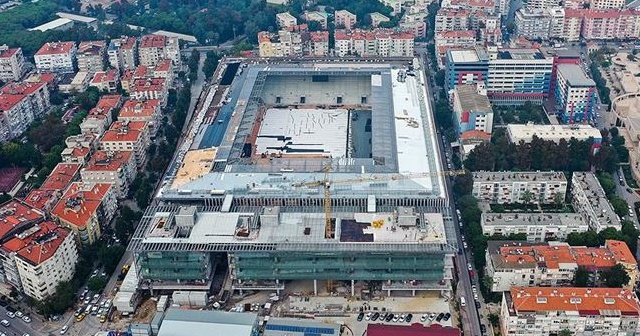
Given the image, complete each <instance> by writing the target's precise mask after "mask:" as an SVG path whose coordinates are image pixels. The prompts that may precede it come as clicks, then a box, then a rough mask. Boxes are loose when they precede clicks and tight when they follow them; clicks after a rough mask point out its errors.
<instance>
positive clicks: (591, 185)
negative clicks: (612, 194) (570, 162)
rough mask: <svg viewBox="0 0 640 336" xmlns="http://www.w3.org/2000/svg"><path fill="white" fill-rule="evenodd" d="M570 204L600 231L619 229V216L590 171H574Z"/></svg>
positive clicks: (590, 224) (595, 229) (593, 228)
mask: <svg viewBox="0 0 640 336" xmlns="http://www.w3.org/2000/svg"><path fill="white" fill-rule="evenodd" d="M571 204H572V205H573V207H574V209H575V210H576V212H578V213H580V214H582V216H583V217H584V219H585V221H587V223H588V224H589V227H590V228H591V229H592V230H594V231H596V232H600V231H602V230H604V229H606V228H609V227H611V228H614V229H616V230H620V229H621V228H622V225H621V223H620V218H619V217H618V215H616V213H615V212H614V211H613V207H612V206H611V203H609V200H608V199H607V195H606V194H605V193H604V189H602V186H601V185H600V182H598V179H597V178H596V176H595V175H594V174H593V173H591V172H574V173H573V176H572V177H571Z"/></svg>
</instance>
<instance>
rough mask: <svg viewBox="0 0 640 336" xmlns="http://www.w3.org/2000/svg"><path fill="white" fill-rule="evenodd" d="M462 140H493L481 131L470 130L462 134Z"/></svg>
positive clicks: (489, 135)
mask: <svg viewBox="0 0 640 336" xmlns="http://www.w3.org/2000/svg"><path fill="white" fill-rule="evenodd" d="M460 139H462V140H471V139H482V140H485V141H489V140H491V134H489V133H487V132H483V131H479V130H470V131H466V132H463V133H462V134H460Z"/></svg>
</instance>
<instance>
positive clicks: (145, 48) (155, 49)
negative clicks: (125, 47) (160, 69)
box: [138, 35, 180, 66]
mask: <svg viewBox="0 0 640 336" xmlns="http://www.w3.org/2000/svg"><path fill="white" fill-rule="evenodd" d="M138 57H139V64H140V65H144V66H155V65H157V64H158V63H159V62H161V61H163V60H165V59H170V60H171V61H172V62H173V64H174V65H176V66H179V65H180V45H179V44H178V38H177V37H167V36H164V35H145V36H143V37H142V38H141V40H140V45H139V46H138Z"/></svg>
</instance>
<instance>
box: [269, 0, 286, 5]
mask: <svg viewBox="0 0 640 336" xmlns="http://www.w3.org/2000/svg"><path fill="white" fill-rule="evenodd" d="M289 2H290V0H267V3H268V4H273V5H288V4H289Z"/></svg>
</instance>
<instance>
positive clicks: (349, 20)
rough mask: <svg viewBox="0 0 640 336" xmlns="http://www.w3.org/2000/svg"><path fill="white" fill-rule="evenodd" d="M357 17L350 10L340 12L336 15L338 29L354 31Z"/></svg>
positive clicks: (336, 12)
mask: <svg viewBox="0 0 640 336" xmlns="http://www.w3.org/2000/svg"><path fill="white" fill-rule="evenodd" d="M356 19H357V17H356V15H355V14H352V13H351V12H349V11H348V10H344V9H343V10H338V11H335V13H334V20H335V26H336V28H338V29H349V30H351V29H353V28H354V27H355V25H356V21H357V20H356Z"/></svg>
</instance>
